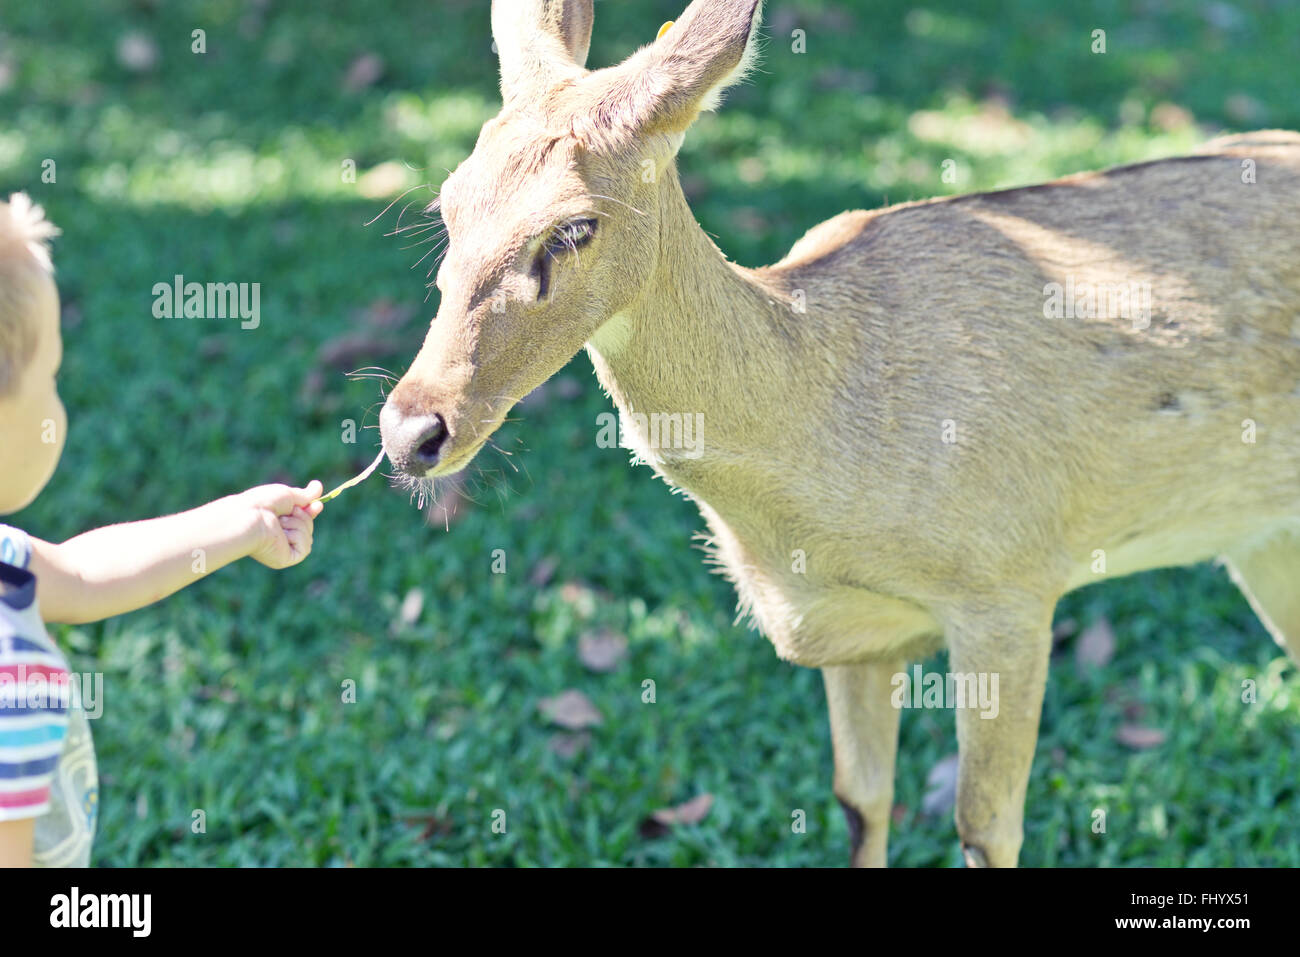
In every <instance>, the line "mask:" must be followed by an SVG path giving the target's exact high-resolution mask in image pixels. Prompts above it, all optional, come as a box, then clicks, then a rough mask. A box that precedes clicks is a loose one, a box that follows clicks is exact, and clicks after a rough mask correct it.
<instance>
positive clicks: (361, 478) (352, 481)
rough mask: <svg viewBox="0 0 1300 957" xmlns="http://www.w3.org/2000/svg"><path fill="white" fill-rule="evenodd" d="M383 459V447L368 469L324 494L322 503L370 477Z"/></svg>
mask: <svg viewBox="0 0 1300 957" xmlns="http://www.w3.org/2000/svg"><path fill="white" fill-rule="evenodd" d="M383 460H384V450H383V449H380V450H379V454H378V455H377V456H375V460H374V461H373V462H371V463H370V467H369V468H368V469H366V470H365V471H364V472H362V473H361V474H360V475H358V476H357V477H356V478H354V479H348V480H347V481H346V482H344V483H343V484H342V485H340V486H339V487H338V488H336V489H335V490H334V491H332V492H330V493H329V494H328V495H322V496H321V497H320V499H319V501H320V502H321V503H322V504H324V503H325V502H328V501H329V500H330V499H333V498H338V495H339V493H340V492H342V491H343V490H344V489H347V488H351V487H352V486H354V485H356V484H358V483H359V482H364V481H365V480H366V479H368V478H370V473H371V472H373V471H374V470H375V469H377V468H379V463H380V462H382V461H383Z"/></svg>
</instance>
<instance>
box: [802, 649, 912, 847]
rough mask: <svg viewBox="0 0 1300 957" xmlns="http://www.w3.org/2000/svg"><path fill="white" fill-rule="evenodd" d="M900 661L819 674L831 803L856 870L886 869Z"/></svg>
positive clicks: (839, 667) (837, 667) (835, 668)
mask: <svg viewBox="0 0 1300 957" xmlns="http://www.w3.org/2000/svg"><path fill="white" fill-rule="evenodd" d="M903 664H904V662H903V661H902V660H901V659H899V660H897V661H894V660H891V661H887V662H873V663H871V664H865V665H835V666H832V667H827V668H823V669H822V679H823V680H824V681H825V683H826V701H827V705H828V707H829V710H830V717H831V745H832V748H833V750H834V754H835V786H834V790H835V797H836V798H837V799H838V800H839V802H840V806H841V807H842V808H844V817H845V818H846V819H847V820H848V823H849V837H850V840H851V841H852V844H853V848H852V852H851V853H852V858H851V861H852V864H853V866H854V867H884V866H885V851H886V849H887V847H888V843H889V812H890V809H891V808H892V807H893V803H894V756H895V754H896V753H897V751H898V721H899V710H898V709H897V708H895V707H894V706H893V702H892V701H891V699H890V693H891V691H892V687H891V682H892V680H893V677H894V675H896V674H898V673H899V672H900V671H902V670H903Z"/></svg>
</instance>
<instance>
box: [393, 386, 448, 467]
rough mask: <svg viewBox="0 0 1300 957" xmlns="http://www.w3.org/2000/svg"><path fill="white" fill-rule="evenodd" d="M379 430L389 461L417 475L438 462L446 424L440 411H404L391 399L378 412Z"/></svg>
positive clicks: (445, 433)
mask: <svg viewBox="0 0 1300 957" xmlns="http://www.w3.org/2000/svg"><path fill="white" fill-rule="evenodd" d="M379 434H380V435H382V436H383V439H384V449H385V451H387V452H388V458H389V461H391V462H392V463H393V464H394V465H396V466H397V468H398V469H399V470H401V471H403V472H408V473H411V474H416V475H418V474H421V473H423V472H426V471H427V470H429V469H431V468H433V466H435V465H436V464H437V463H438V455H439V453H440V452H441V451H442V446H443V443H444V442H445V441H446V440H447V426H446V424H445V423H444V422H443V421H442V416H440V415H405V414H403V413H402V412H400V411H399V410H398V409H397V408H396V407H394V406H393V405H392V404H391V403H390V404H388V405H385V406H384V408H383V410H382V411H381V412H380V413H379Z"/></svg>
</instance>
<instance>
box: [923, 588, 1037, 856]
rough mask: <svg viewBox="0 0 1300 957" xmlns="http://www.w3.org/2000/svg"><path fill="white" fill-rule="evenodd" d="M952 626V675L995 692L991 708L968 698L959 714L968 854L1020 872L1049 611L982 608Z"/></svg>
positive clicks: (960, 788)
mask: <svg viewBox="0 0 1300 957" xmlns="http://www.w3.org/2000/svg"><path fill="white" fill-rule="evenodd" d="M947 624H948V647H949V667H950V668H952V671H953V674H954V675H956V676H961V675H968V674H974V675H975V676H976V681H977V683H978V682H979V681H980V680H983V681H985V682H986V685H985V687H986V688H987V689H988V691H989V692H992V694H991V695H990V698H991V703H992V707H986V706H984V705H982V704H981V703H980V702H979V701H975V702H971V701H969V700H968V701H966V702H965V703H964V706H962V707H958V708H957V709H956V710H957V752H958V762H957V808H956V819H957V833H958V834H959V835H960V837H961V845H962V854H963V856H964V857H965V859H966V864H967V866H969V867H1014V866H1015V865H1016V862H1017V859H1018V858H1019V856H1020V845H1021V843H1022V841H1023V839H1024V810H1025V791H1026V789H1027V787H1028V784H1029V769H1030V766H1031V765H1032V764H1033V760H1034V748H1035V746H1036V745H1037V743H1038V718H1039V713H1040V711H1041V709H1042V704H1043V691H1044V689H1045V688H1046V686H1047V661H1048V656H1049V654H1050V652H1051V608H1050V606H1049V607H1047V608H1045V609H1043V608H1038V609H1035V610H1034V611H1032V612H1024V613H1014V614H1011V613H1007V614H1002V613H999V614H992V615H991V614H990V613H989V611H988V610H987V609H981V610H979V611H977V612H973V613H971V614H958V615H956V616H953V617H950V618H949V620H948V622H947ZM981 676H983V677H982V678H981ZM958 680H960V679H958ZM994 680H996V682H997V683H996V685H995V684H994Z"/></svg>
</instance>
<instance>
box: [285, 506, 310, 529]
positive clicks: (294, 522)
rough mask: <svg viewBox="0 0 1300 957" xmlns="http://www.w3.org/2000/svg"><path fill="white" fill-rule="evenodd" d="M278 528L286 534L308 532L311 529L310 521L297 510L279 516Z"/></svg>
mask: <svg viewBox="0 0 1300 957" xmlns="http://www.w3.org/2000/svg"><path fill="white" fill-rule="evenodd" d="M280 527H281V528H282V529H284V530H285V531H286V532H290V531H295V532H300V531H309V530H310V529H311V519H310V518H308V517H307V516H306V515H304V514H303V513H302V512H301V511H299V510H298V509H294V510H293V511H292V512H290V513H289V514H288V515H281V516H280Z"/></svg>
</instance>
